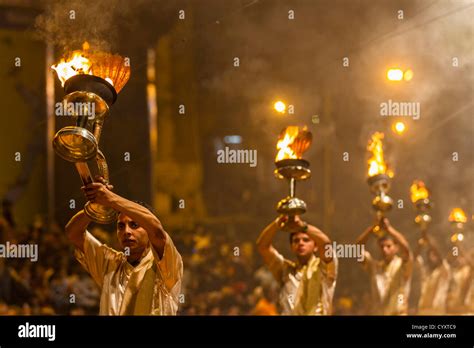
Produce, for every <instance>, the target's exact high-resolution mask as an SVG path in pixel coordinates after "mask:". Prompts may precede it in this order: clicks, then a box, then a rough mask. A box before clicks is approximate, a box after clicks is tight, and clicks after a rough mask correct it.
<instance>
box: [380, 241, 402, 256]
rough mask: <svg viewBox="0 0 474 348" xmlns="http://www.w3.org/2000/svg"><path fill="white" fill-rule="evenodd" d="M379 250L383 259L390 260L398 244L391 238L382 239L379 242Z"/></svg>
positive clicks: (395, 252)
mask: <svg viewBox="0 0 474 348" xmlns="http://www.w3.org/2000/svg"><path fill="white" fill-rule="evenodd" d="M379 246H380V250H381V251H382V256H383V258H384V260H385V261H387V262H390V261H392V259H393V257H394V256H395V255H396V254H397V252H398V245H397V244H395V242H394V241H393V240H392V239H383V240H381V241H380V242H379Z"/></svg>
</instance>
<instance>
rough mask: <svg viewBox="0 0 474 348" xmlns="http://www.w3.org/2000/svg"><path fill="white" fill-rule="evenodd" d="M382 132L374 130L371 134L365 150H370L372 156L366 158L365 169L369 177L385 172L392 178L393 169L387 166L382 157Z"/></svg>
mask: <svg viewBox="0 0 474 348" xmlns="http://www.w3.org/2000/svg"><path fill="white" fill-rule="evenodd" d="M383 138H384V134H383V133H381V132H375V133H374V134H372V137H371V139H370V140H369V144H368V145H367V150H368V151H370V152H372V157H371V158H369V160H368V162H367V163H368V165H369V169H368V171H367V173H368V175H369V176H370V177H372V176H375V175H378V174H387V175H388V176H389V177H391V178H393V171H392V170H391V169H389V168H388V166H387V164H386V163H385V160H384V157H383V143H382V139H383Z"/></svg>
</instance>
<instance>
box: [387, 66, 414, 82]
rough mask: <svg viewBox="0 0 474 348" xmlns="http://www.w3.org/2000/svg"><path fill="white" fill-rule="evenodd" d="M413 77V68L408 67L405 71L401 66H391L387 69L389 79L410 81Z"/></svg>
mask: <svg viewBox="0 0 474 348" xmlns="http://www.w3.org/2000/svg"><path fill="white" fill-rule="evenodd" d="M412 78H413V70H411V69H407V70H405V71H403V70H402V69H400V68H391V69H388V70H387V79H388V80H389V81H401V80H405V81H410V80H411V79H412Z"/></svg>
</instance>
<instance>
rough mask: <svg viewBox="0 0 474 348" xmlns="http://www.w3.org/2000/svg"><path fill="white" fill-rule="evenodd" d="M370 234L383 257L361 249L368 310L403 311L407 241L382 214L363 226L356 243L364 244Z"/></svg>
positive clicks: (409, 267) (410, 264)
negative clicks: (369, 297) (367, 285)
mask: <svg viewBox="0 0 474 348" xmlns="http://www.w3.org/2000/svg"><path fill="white" fill-rule="evenodd" d="M370 235H378V240H377V243H378V246H379V247H380V251H381V253H382V258H383V259H382V260H375V259H374V258H373V257H372V255H371V254H370V253H369V252H368V251H365V253H364V260H363V261H362V262H363V266H364V269H365V271H367V272H368V273H369V277H370V283H371V284H370V285H371V293H372V301H371V304H372V312H371V314H375V315H406V314H408V296H409V293H410V283H411V275H412V270H413V256H412V253H411V251H410V247H409V245H408V242H407V240H406V239H405V237H404V236H403V235H402V234H401V233H400V232H398V231H397V230H396V229H395V228H393V227H392V225H391V224H390V222H389V220H388V219H387V218H386V217H384V218H382V219H381V220H380V222H379V223H377V224H375V225H374V226H370V227H369V228H367V229H366V230H365V231H364V232H363V233H362V234H361V235H360V236H359V238H358V239H357V241H356V243H357V244H361V245H364V246H365V244H366V243H367V241H368V239H369V237H370ZM398 253H400V256H398V255H397V254H398Z"/></svg>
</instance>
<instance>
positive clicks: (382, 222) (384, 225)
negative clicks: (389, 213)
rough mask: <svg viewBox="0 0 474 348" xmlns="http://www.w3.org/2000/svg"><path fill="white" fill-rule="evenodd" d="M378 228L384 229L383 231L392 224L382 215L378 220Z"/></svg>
mask: <svg viewBox="0 0 474 348" xmlns="http://www.w3.org/2000/svg"><path fill="white" fill-rule="evenodd" d="M379 226H380V228H381V229H383V230H385V231H388V230H389V229H390V228H391V227H392V225H391V224H390V220H389V219H388V218H386V217H383V218H382V219H381V220H380V225H379Z"/></svg>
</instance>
